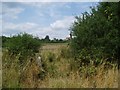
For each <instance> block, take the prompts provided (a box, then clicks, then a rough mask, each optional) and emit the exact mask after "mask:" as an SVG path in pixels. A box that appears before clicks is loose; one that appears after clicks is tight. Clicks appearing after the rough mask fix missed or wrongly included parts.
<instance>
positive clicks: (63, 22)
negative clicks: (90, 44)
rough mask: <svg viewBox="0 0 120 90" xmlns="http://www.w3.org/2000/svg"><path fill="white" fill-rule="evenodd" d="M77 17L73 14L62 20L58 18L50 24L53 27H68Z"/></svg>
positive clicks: (58, 28) (56, 28)
mask: <svg viewBox="0 0 120 90" xmlns="http://www.w3.org/2000/svg"><path fill="white" fill-rule="evenodd" d="M74 20H75V18H74V17H73V16H69V17H65V18H64V19H62V20H57V21H56V22H54V23H52V24H50V26H51V28H52V29H55V30H60V29H68V28H69V27H70V25H71V24H72V23H73V22H74Z"/></svg>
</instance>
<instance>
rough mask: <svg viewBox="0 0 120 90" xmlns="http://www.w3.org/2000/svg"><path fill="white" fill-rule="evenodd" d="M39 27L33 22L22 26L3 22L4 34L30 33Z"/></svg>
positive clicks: (21, 24)
mask: <svg viewBox="0 0 120 90" xmlns="http://www.w3.org/2000/svg"><path fill="white" fill-rule="evenodd" d="M37 27H38V25H37V24H35V23H31V22H26V23H20V24H15V23H5V22H3V32H5V33H7V32H13V31H14V32H29V31H32V30H34V28H37Z"/></svg>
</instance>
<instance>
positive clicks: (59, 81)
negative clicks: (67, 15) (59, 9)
mask: <svg viewBox="0 0 120 90" xmlns="http://www.w3.org/2000/svg"><path fill="white" fill-rule="evenodd" d="M54 47H55V49H54ZM63 47H66V45H64V44H63V45H62V44H61V45H59V44H58V45H57V44H55V45H53V44H51V45H44V46H43V50H42V52H41V53H40V55H41V56H42V59H43V61H44V62H45V63H46V65H47V68H49V69H50V70H52V71H55V73H53V72H51V71H50V70H48V73H47V76H46V77H45V79H44V80H41V79H40V78H38V76H37V75H38V73H39V72H40V68H39V67H38V66H37V64H36V63H35V62H31V63H30V65H29V67H27V69H26V70H25V71H24V73H22V75H21V76H19V75H18V74H17V73H18V69H19V67H18V66H17V64H16V62H17V61H16V60H13V61H12V62H10V61H8V60H9V58H7V57H8V56H7V54H6V55H4V57H3V60H4V61H3V64H4V65H3V83H4V84H5V85H4V87H24V88H118V69H117V66H114V67H113V68H112V69H105V64H104V63H103V64H102V65H99V66H98V67H96V70H97V72H96V74H95V75H93V76H88V77H86V73H85V72H83V73H80V72H78V71H77V70H72V71H71V69H70V61H71V59H70V58H63V57H61V55H60V49H61V48H63ZM46 48H47V49H46ZM49 53H53V54H54V55H55V56H54V57H52V58H53V59H54V61H53V62H49V60H48V58H49ZM7 62H10V63H13V64H11V65H9V64H8V63H7ZM53 66H54V67H53ZM7 67H8V68H7ZM51 67H53V68H51ZM87 68H91V65H88V67H87ZM84 69H86V68H84ZM52 76H53V77H52ZM18 81H20V82H18Z"/></svg>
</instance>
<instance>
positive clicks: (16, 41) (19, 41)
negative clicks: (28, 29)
mask: <svg viewBox="0 0 120 90" xmlns="http://www.w3.org/2000/svg"><path fill="white" fill-rule="evenodd" d="M5 47H6V48H7V49H8V51H9V52H10V53H12V55H18V56H19V60H20V62H23V61H22V60H24V58H27V57H30V56H33V55H34V54H35V53H37V52H39V48H40V42H39V40H38V39H37V38H35V37H33V36H32V35H29V34H27V33H21V34H18V35H16V36H13V37H10V39H9V40H7V41H6V42H5Z"/></svg>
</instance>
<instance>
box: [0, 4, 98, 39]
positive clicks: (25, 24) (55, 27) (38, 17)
mask: <svg viewBox="0 0 120 90" xmlns="http://www.w3.org/2000/svg"><path fill="white" fill-rule="evenodd" d="M97 4H98V3H97V2H1V3H0V6H1V7H2V10H0V24H2V35H4V36H13V35H15V34H19V33H20V32H26V33H28V34H32V35H34V36H37V37H39V38H44V37H45V36H46V35H49V37H50V39H53V38H58V39H65V38H66V37H68V36H69V33H70V31H69V29H70V27H71V26H72V24H73V22H74V21H75V16H81V14H82V13H84V12H85V11H87V12H90V8H89V7H90V6H96V5H97Z"/></svg>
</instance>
